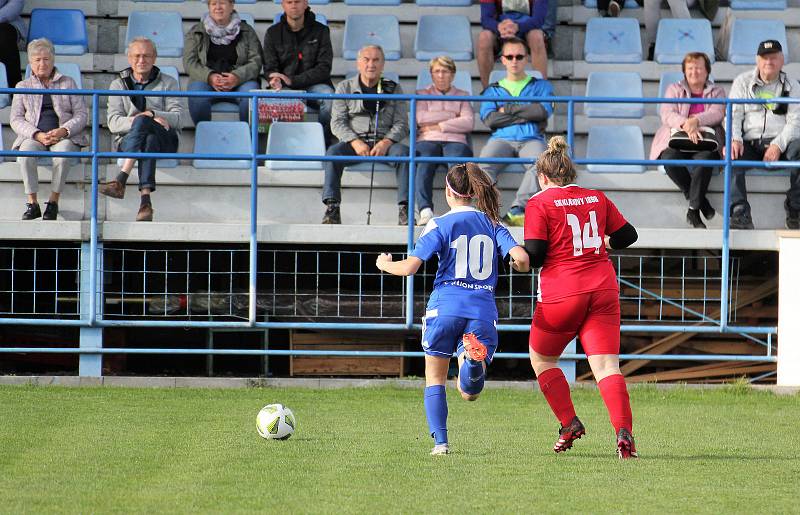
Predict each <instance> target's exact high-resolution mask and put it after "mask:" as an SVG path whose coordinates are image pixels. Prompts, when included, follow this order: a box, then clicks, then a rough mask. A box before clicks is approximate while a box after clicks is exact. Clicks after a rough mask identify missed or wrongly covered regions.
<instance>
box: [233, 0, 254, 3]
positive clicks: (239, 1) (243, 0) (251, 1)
mask: <svg viewBox="0 0 800 515" xmlns="http://www.w3.org/2000/svg"><path fill="white" fill-rule="evenodd" d="M257 1H258V0H237V2H236V3H237V4H254V3H256V2H257Z"/></svg>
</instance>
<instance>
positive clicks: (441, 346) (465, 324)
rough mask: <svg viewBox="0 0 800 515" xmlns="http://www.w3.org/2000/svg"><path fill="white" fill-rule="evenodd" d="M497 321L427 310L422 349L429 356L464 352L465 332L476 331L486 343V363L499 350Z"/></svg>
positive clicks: (447, 355)
mask: <svg viewBox="0 0 800 515" xmlns="http://www.w3.org/2000/svg"><path fill="white" fill-rule="evenodd" d="M496 324H497V322H495V321H494V320H475V319H471V318H462V317H452V316H439V315H438V314H437V313H436V310H428V311H426V312H425V318H423V319H422V349H423V350H424V351H425V354H427V355H429V356H437V357H443V358H449V357H451V356H452V355H453V351H456V355H461V353H462V352H464V338H463V336H464V334H465V333H474V334H475V336H477V337H478V341H480V342H481V343H482V344H484V345H486V350H487V355H486V363H487V364H489V363H491V362H492V358H493V357H494V351H495V350H497V326H496Z"/></svg>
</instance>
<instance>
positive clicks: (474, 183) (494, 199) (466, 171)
mask: <svg viewBox="0 0 800 515" xmlns="http://www.w3.org/2000/svg"><path fill="white" fill-rule="evenodd" d="M446 183H447V187H448V188H450V190H451V191H452V192H453V193H454V194H455V195H456V196H457V197H464V198H474V199H475V205H476V206H477V208H478V209H479V210H481V211H483V212H484V213H485V214H486V216H488V217H489V219H490V220H491V221H492V222H493V223H494V224H495V225H496V224H499V223H500V191H498V189H497V187H496V186H495V185H494V182H492V179H491V178H490V177H489V175H488V174H487V173H486V172H484V171H483V170H482V169H481V167H480V166H478V165H477V164H475V163H465V164H460V165H456V166H454V167H452V168H451V169H450V170H449V171H448V172H447V178H446Z"/></svg>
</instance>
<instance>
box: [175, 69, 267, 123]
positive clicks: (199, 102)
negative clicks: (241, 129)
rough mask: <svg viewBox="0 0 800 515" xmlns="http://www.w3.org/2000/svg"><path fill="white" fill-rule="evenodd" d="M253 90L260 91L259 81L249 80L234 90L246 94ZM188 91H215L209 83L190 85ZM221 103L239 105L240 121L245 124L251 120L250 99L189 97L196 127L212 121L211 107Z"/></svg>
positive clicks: (190, 110) (191, 113)
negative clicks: (245, 92)
mask: <svg viewBox="0 0 800 515" xmlns="http://www.w3.org/2000/svg"><path fill="white" fill-rule="evenodd" d="M252 89H258V82H257V81H254V80H248V81H246V82H242V83H241V84H239V86H237V87H236V88H234V89H233V91H238V92H244V91H250V90H252ZM188 91H214V88H212V87H211V85H210V84H208V83H207V82H200V81H196V82H190V83H189V88H188ZM219 102H228V103H238V104H239V120H241V121H243V122H246V121H248V120H249V112H250V99H249V98H239V99H227V98H225V99H222V98H211V97H189V114H190V115H191V117H192V121H193V122H194V123H195V125H197V124H198V123H199V122H207V121H209V120H211V105H212V104H217V103H219Z"/></svg>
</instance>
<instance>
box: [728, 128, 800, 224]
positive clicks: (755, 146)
mask: <svg viewBox="0 0 800 515" xmlns="http://www.w3.org/2000/svg"><path fill="white" fill-rule="evenodd" d="M764 143H765V144H764V145H761V144H759V142H758V141H745V142H744V151H743V152H742V156H741V157H740V158H739V159H741V160H742V161H761V160H762V159H763V158H764V152H766V150H767V145H766V144H767V143H768V142H766V141H765V142H764ZM798 159H800V139H796V140H792V141H791V142H790V143H789V144H788V145H787V146H786V151H785V152H784V153H783V154H781V158H780V160H781V161H797V160H798ZM746 173H747V168H741V167H738V166H734V167H732V168H731V212H733V211H734V210H736V211H741V210H744V212H745V213H747V214H750V204H749V203H748V202H747V184H746V181H745V174H746ZM786 202H787V203H788V205H789V207H791V208H792V209H800V169H797V168H792V169H791V171H790V172H789V190H788V191H787V192H786Z"/></svg>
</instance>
